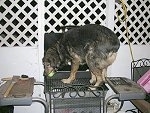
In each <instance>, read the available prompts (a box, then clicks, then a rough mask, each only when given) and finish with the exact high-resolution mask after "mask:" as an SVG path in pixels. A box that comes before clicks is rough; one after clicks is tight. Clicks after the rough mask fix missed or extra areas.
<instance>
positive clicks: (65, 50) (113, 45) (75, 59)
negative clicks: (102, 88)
mask: <svg viewBox="0 0 150 113" xmlns="http://www.w3.org/2000/svg"><path fill="white" fill-rule="evenodd" d="M119 47H120V42H119V39H118V37H117V36H116V35H115V33H114V32H113V31H111V30H110V29H108V28H106V27H104V26H101V25H96V24H88V25H84V26H80V27H77V28H72V29H70V30H68V31H67V32H65V33H63V36H62V37H61V38H60V40H59V41H58V43H57V44H54V45H53V46H52V47H50V48H49V49H48V50H47V51H46V54H45V55H44V58H43V63H44V66H45V67H44V69H45V73H46V74H48V73H50V72H51V71H53V70H55V69H56V68H59V67H60V66H61V65H65V64H66V63H67V62H68V61H70V62H71V72H70V76H69V78H67V79H63V80H62V82H63V83H71V82H72V81H73V80H75V75H76V72H77V70H78V68H79V65H81V64H85V63H86V64H87V65H88V67H89V70H90V72H91V80H90V83H92V84H93V83H95V85H94V86H96V87H97V86H99V85H100V84H101V83H103V82H104V81H105V77H106V75H107V67H108V66H109V65H111V64H112V63H113V62H114V60H115V59H116V55H117V51H118V49H119Z"/></svg>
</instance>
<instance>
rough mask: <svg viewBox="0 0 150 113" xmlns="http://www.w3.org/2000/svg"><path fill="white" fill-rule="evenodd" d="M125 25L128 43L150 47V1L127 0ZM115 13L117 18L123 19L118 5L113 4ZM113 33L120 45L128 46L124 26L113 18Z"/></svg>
mask: <svg viewBox="0 0 150 113" xmlns="http://www.w3.org/2000/svg"><path fill="white" fill-rule="evenodd" d="M127 10H128V11H127V15H128V16H127V25H128V29H129V38H130V42H131V43H132V44H135V45H142V44H144V45H150V1H149V0H127ZM115 11H116V12H118V15H119V17H121V18H122V19H123V18H124V15H123V10H122V7H121V5H120V4H118V3H116V4H115ZM115 33H116V34H117V35H118V36H119V38H120V41H121V43H122V44H128V41H127V38H126V28H125V24H124V23H121V22H119V21H118V19H117V17H116V16H115Z"/></svg>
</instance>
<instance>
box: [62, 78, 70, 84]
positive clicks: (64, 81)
mask: <svg viewBox="0 0 150 113" xmlns="http://www.w3.org/2000/svg"><path fill="white" fill-rule="evenodd" d="M61 81H62V82H63V83H64V84H70V83H71V82H72V81H71V80H70V79H62V80H61Z"/></svg>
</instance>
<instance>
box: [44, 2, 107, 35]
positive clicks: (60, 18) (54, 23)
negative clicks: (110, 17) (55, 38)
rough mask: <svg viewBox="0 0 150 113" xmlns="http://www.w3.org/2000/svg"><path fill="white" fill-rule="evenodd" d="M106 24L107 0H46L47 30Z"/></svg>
mask: <svg viewBox="0 0 150 113" xmlns="http://www.w3.org/2000/svg"><path fill="white" fill-rule="evenodd" d="M89 23H97V24H102V25H105V24H106V0H46V1H45V31H46V32H61V30H60V26H64V25H84V24H89Z"/></svg>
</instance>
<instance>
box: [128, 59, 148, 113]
mask: <svg viewBox="0 0 150 113" xmlns="http://www.w3.org/2000/svg"><path fill="white" fill-rule="evenodd" d="M149 69H150V59H147V58H142V59H139V60H137V61H132V62H131V79H132V80H133V81H135V82H137V80H138V79H139V78H140V77H141V76H142V75H143V74H144V73H145V72H146V71H148V70H149ZM131 102H132V104H133V105H134V106H135V107H136V108H137V109H138V113H150V94H147V96H146V99H145V100H131ZM127 111H132V112H134V113H135V111H134V110H127Z"/></svg>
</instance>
